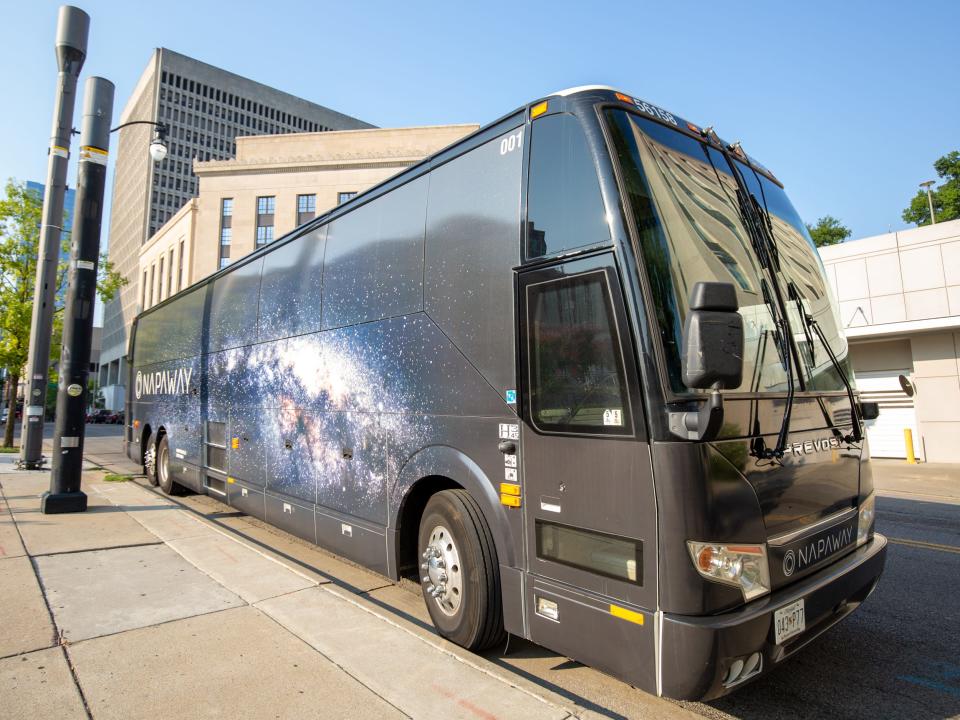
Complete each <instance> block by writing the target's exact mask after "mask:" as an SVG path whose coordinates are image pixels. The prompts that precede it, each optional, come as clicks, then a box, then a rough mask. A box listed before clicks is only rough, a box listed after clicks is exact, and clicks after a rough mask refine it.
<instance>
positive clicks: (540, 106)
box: [530, 100, 549, 120]
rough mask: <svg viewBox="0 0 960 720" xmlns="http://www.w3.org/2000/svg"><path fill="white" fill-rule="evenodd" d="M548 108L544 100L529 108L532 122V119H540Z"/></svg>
mask: <svg viewBox="0 0 960 720" xmlns="http://www.w3.org/2000/svg"><path fill="white" fill-rule="evenodd" d="M548 107H549V105H548V103H547V101H546V100H544V101H543V102H542V103H537V104H536V105H534V106H533V107H532V108H530V119H531V120H533V119H534V118H538V117H540V116H541V115H543V114H544V113H545V112H546V111H547V108H548Z"/></svg>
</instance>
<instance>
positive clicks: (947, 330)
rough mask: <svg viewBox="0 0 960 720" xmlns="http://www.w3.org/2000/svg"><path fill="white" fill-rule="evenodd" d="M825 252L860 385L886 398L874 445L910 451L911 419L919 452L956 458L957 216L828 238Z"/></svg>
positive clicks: (882, 452)
mask: <svg viewBox="0 0 960 720" xmlns="http://www.w3.org/2000/svg"><path fill="white" fill-rule="evenodd" d="M820 255H821V257H822V258H823V262H824V266H825V267H826V270H827V274H828V276H829V278H830V282H831V283H832V284H833V289H834V291H835V292H836V294H837V299H838V301H839V303H840V317H841V321H842V323H843V325H844V327H845V332H846V335H847V339H848V341H849V342H850V355H851V358H852V360H853V367H854V372H855V373H856V376H857V386H858V387H859V388H860V389H861V390H862V391H863V392H864V393H865V394H866V396H867V398H868V399H873V400H877V401H879V402H880V407H881V412H880V417H879V418H878V419H877V420H875V421H872V422H871V423H870V428H869V437H870V446H871V452H872V453H873V454H874V456H877V457H905V456H906V443H905V440H904V432H903V431H904V429H910V430H911V432H912V435H913V444H914V452H915V454H916V456H917V457H918V458H919V459H921V460H925V461H927V462H960V442H958V438H960V220H954V221H951V222H945V223H938V224H936V225H928V226H925V227H921V228H916V229H913V230H905V231H902V232H896V233H888V234H886V235H878V236H876V237H870V238H864V239H862V240H855V241H851V242H845V243H842V244H840V245H833V246H830V247H824V248H820ZM901 376H903V378H904V379H905V381H901V379H900V378H901ZM911 390H912V391H913V394H912V395H911V394H910V391H911Z"/></svg>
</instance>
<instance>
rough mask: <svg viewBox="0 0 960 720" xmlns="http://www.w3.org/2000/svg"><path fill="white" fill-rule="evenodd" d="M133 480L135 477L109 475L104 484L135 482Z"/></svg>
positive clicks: (105, 477) (105, 476)
mask: <svg viewBox="0 0 960 720" xmlns="http://www.w3.org/2000/svg"><path fill="white" fill-rule="evenodd" d="M133 478H134V476H133V475H117V474H115V473H108V474H106V475H104V477H103V481H104V482H128V481H130V480H133Z"/></svg>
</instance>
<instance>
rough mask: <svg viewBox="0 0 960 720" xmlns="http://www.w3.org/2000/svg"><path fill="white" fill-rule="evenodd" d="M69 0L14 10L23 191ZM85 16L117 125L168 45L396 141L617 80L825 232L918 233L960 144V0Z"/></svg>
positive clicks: (6, 127)
mask: <svg viewBox="0 0 960 720" xmlns="http://www.w3.org/2000/svg"><path fill="white" fill-rule="evenodd" d="M59 4H60V3H58V2H48V1H47V0H31V1H30V2H23V1H22V0H17V1H13V0H0V13H2V16H0V17H2V22H0V72H2V75H0V77H2V81H3V86H4V91H5V92H4V95H5V100H6V102H4V104H3V105H4V112H2V113H0V138H2V140H0V179H2V180H3V181H5V180H6V178H8V177H11V176H12V177H16V178H17V179H18V180H27V179H35V180H39V181H43V180H44V177H45V174H46V145H47V141H48V137H49V129H50V121H51V113H52V102H53V93H54V86H55V73H56V64H55V60H54V55H53V38H54V29H55V24H56V14H57V7H58V6H59ZM78 4H79V6H80V7H82V8H83V9H84V10H86V11H87V12H88V13H89V14H90V16H91V31H90V45H89V51H88V56H87V61H86V64H85V66H84V73H83V77H82V78H81V83H82V81H83V79H84V78H85V77H86V76H88V75H94V74H95V75H102V76H104V77H107V78H109V79H110V80H112V81H113V82H114V83H115V84H116V86H117V101H116V106H115V114H116V115H119V113H120V110H121V109H122V107H123V104H124V103H125V102H126V99H127V97H129V95H130V92H131V91H132V89H133V87H134V85H135V83H136V81H137V78H138V77H139V75H140V73H141V72H142V71H143V68H144V67H145V65H146V62H147V59H148V57H149V55H150V51H151V49H152V48H153V47H156V46H165V47H169V48H171V49H173V50H176V51H178V52H181V53H184V54H187V55H191V56H193V57H196V58H198V59H200V60H203V61H205V62H208V63H211V64H213V65H217V66H219V67H222V68H225V69H227V70H230V71H232V72H235V73H238V74H240V75H245V76H247V77H250V78H252V79H254V80H257V81H260V82H263V83H266V84H268V85H272V86H274V87H276V88H279V89H281V90H285V91H287V92H290V93H292V94H294V95H299V96H302V97H304V98H307V99H309V100H312V101H314V102H317V103H320V104H321V105H326V106H328V107H331V108H334V109H336V110H339V111H342V112H345V113H347V114H350V115H354V116H356V117H359V118H361V119H364V120H367V121H369V122H372V123H374V124H376V125H380V126H385V127H386V126H404V125H418V124H439V123H454V122H479V123H485V122H488V121H490V120H493V119H495V118H497V117H499V116H500V115H502V114H504V113H505V112H507V111H509V110H511V109H513V108H514V107H516V106H518V105H521V104H523V103H525V102H527V101H529V100H532V99H534V98H536V97H537V96H540V95H544V94H546V93H549V92H551V91H553V90H557V89H560V88H563V87H568V86H572V85H581V84H588V83H603V84H608V85H613V86H615V87H617V88H619V89H623V90H624V91H626V92H629V93H631V94H634V95H637V96H639V97H643V98H645V99H647V100H649V101H651V102H653V103H656V104H657V105H660V106H662V107H664V108H666V109H668V110H670V111H672V112H675V113H678V114H680V115H682V116H684V117H686V118H687V119H689V120H691V121H693V122H697V123H700V124H704V125H713V126H714V127H715V128H716V129H717V132H718V133H720V135H721V136H722V137H724V138H727V139H730V140H735V139H739V140H741V141H742V142H743V145H744V147H745V149H746V150H747V151H748V152H749V153H750V154H751V155H753V156H754V157H756V158H758V159H759V160H760V161H761V162H763V163H764V164H765V165H767V166H768V167H769V168H770V169H771V170H773V172H774V173H776V174H777V176H778V177H780V179H781V180H783V182H784V183H785V184H786V187H787V191H788V192H789V194H790V195H791V197H792V198H793V201H794V204H795V205H796V206H797V209H798V210H799V212H800V214H801V215H802V216H803V217H804V218H805V219H807V220H808V221H812V220H814V219H816V218H817V217H819V216H821V215H825V214H832V215H835V216H837V217H839V218H840V219H841V220H842V221H843V222H844V223H845V224H847V225H848V226H849V227H851V228H852V229H853V232H854V235H853V236H854V237H855V238H856V237H864V236H867V235H873V234H877V233H882V232H886V231H887V230H889V229H894V230H895V229H898V228H902V227H904V226H905V225H904V223H903V222H902V220H901V219H900V213H901V211H902V210H903V208H904V207H905V206H906V205H907V203H908V202H909V199H910V197H911V196H912V195H913V194H914V192H916V190H917V184H918V183H919V182H920V181H921V180H926V179H933V178H934V177H935V173H934V171H933V168H932V163H933V161H934V160H935V159H936V158H938V157H940V156H941V155H943V154H945V153H946V152H948V151H950V150H954V149H960V92H958V88H957V77H958V71H960V61H958V58H957V55H956V52H957V49H956V32H957V27H958V26H960V3H958V2H956V0H944V1H939V0H923V2H917V3H909V4H908V3H905V2H884V1H880V0H878V1H875V2H847V1H844V2H836V1H834V2H812V1H811V2H793V3H789V4H787V3H780V4H775V3H772V2H770V3H761V2H753V3H748V2H723V3H713V4H699V3H693V2H688V3H679V2H660V3H648V2H638V1H634V2H623V3H616V2H606V3H586V2H582V1H581V2H576V3H564V2H532V1H531V2H523V3H509V4H508V3H503V4H501V3H488V4H483V5H480V4H478V3H474V4H471V5H467V4H457V3H404V4H399V3H390V2H378V1H375V0H368V1H366V2H362V3H321V2H315V1H314V2H306V1H303V0H291V1H289V2H285V1H284V0H274V2H244V1H241V2H234V3H231V4H227V3H224V2H207V1H206V0H192V1H190V2H186V1H183V0H164V1H163V2H160V3H150V4H146V3H137V2H120V1H119V0H113V1H112V2H111V1H108V0H78ZM80 107H81V103H80V102H78V103H77V108H76V113H77V122H75V124H79V112H80ZM75 147H76V146H75V145H74V149H75ZM75 172H76V167H75V163H74V164H72V166H71V174H70V178H71V180H70V182H71V185H72V183H73V177H74V175H75ZM111 172H112V171H111ZM106 227H107V225H106V223H105V224H104V228H105V230H104V234H105V235H106ZM105 239H106V238H105Z"/></svg>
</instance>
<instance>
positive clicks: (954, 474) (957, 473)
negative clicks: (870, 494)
mask: <svg viewBox="0 0 960 720" xmlns="http://www.w3.org/2000/svg"><path fill="white" fill-rule="evenodd" d="M870 464H871V466H872V467H873V484H874V487H875V488H876V490H877V493H878V494H879V495H887V496H889V497H900V498H904V497H909V498H913V499H915V500H928V501H930V502H942V503H950V504H960V465H953V464H947V463H920V464H917V465H910V464H908V463H907V462H905V461H904V460H886V459H874V460H871V461H870Z"/></svg>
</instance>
